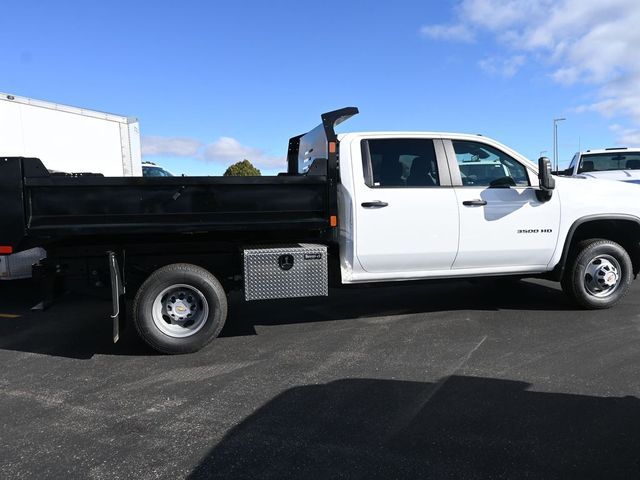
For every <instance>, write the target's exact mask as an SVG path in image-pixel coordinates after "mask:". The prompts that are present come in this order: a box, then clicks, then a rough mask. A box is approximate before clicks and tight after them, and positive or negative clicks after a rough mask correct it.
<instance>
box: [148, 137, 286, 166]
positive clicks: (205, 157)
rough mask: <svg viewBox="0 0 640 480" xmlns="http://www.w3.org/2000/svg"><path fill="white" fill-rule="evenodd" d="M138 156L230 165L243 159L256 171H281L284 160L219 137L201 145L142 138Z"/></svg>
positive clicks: (177, 139) (187, 140)
mask: <svg viewBox="0 0 640 480" xmlns="http://www.w3.org/2000/svg"><path fill="white" fill-rule="evenodd" d="M142 155H144V156H158V157H191V158H195V159H197V160H202V161H205V162H215V163H220V164H223V165H230V164H232V163H235V162H239V161H242V160H244V159H247V160H250V161H251V163H253V164H254V165H255V166H256V167H258V168H265V169H274V168H278V167H281V168H284V167H285V165H286V161H285V157H276V156H271V155H267V154H266V153H265V152H264V151H263V150H261V149H259V148H255V147H249V146H247V145H243V144H242V143H240V142H239V141H238V140H236V139H235V138H231V137H220V138H218V139H217V140H216V141H214V142H212V143H209V144H205V143H204V142H201V141H200V140H196V139H194V138H185V137H161V136H148V135H145V136H143V137H142Z"/></svg>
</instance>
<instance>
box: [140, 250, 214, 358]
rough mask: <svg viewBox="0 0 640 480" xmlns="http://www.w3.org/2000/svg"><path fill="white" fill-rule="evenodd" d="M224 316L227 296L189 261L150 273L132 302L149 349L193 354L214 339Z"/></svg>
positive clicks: (206, 274) (208, 275)
mask: <svg viewBox="0 0 640 480" xmlns="http://www.w3.org/2000/svg"><path fill="white" fill-rule="evenodd" d="M226 318H227V297H226V294H225V292H224V289H223V288H222V285H220V282H219V281H218V280H217V279H216V277H214V276H213V275H212V274H211V273H209V272H208V271H207V270H205V269H204V268H201V267H198V266H196V265H191V264H188V263H176V264H173V265H167V266H166V267H162V268H160V269H158V270H156V271H155V272H153V273H152V274H151V275H150V276H149V278H147V280H146V281H145V282H144V283H143V284H142V286H141V287H140V289H139V290H138V293H137V294H136V297H135V300H134V302H133V322H134V324H135V326H136V330H137V331H138V334H139V335H140V337H141V338H142V339H143V340H144V341H145V342H146V343H147V344H148V345H150V346H151V348H153V349H155V350H157V351H159V352H162V353H168V354H181V353H192V352H196V351H198V350H200V349H201V348H203V347H205V346H206V345H208V344H209V343H210V342H211V341H212V340H213V339H214V338H216V337H217V336H218V335H219V333H220V331H221V330H222V327H223V326H224V322H225V320H226Z"/></svg>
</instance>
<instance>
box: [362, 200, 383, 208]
mask: <svg viewBox="0 0 640 480" xmlns="http://www.w3.org/2000/svg"><path fill="white" fill-rule="evenodd" d="M361 205H362V206H363V207H364V208H383V207H388V206H389V204H388V203H387V202H381V201H380V200H375V201H373V202H362V204H361Z"/></svg>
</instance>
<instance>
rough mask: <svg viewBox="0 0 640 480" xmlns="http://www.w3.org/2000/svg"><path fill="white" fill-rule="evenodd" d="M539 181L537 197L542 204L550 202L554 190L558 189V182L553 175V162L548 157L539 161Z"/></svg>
mask: <svg viewBox="0 0 640 480" xmlns="http://www.w3.org/2000/svg"><path fill="white" fill-rule="evenodd" d="M538 180H539V181H540V188H539V189H538V190H537V191H536V196H537V197H538V200H540V201H541V202H548V201H549V200H551V195H553V189H554V188H556V180H555V179H554V178H553V176H552V175H551V160H549V159H548V158H547V157H540V158H539V159H538Z"/></svg>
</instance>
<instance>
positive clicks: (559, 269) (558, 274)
mask: <svg viewBox="0 0 640 480" xmlns="http://www.w3.org/2000/svg"><path fill="white" fill-rule="evenodd" d="M601 220H623V221H631V222H634V223H635V224H636V225H638V227H640V218H638V217H636V216H635V215H629V214H609V213H602V214H595V215H585V216H584V217H580V218H578V219H577V220H575V221H574V222H573V224H572V225H571V228H569V231H568V232H567V236H566V238H565V242H564V245H563V247H562V256H561V257H560V261H559V262H558V263H557V265H556V266H555V267H554V268H553V276H554V278H556V279H558V280H559V279H561V278H562V276H563V275H564V269H565V266H566V264H567V260H568V258H569V248H570V247H571V243H572V242H573V236H574V234H575V233H576V230H577V229H578V227H580V226H581V225H584V224H585V223H589V222H593V221H601ZM638 241H639V242H640V238H639V239H638Z"/></svg>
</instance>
